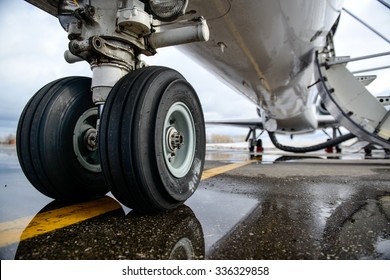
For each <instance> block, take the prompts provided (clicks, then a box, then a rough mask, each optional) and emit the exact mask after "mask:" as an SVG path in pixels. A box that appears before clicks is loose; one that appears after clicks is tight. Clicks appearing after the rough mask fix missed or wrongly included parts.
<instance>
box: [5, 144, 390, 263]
mask: <svg viewBox="0 0 390 280" xmlns="http://www.w3.org/2000/svg"><path fill="white" fill-rule="evenodd" d="M205 168H206V172H205V174H206V175H207V176H204V177H203V179H202V181H201V184H200V186H199V189H198V190H197V191H196V193H195V194H194V195H193V196H192V197H191V198H190V199H189V200H188V201H187V202H186V203H185V205H183V206H182V207H180V208H178V209H176V210H174V211H171V212H167V213H162V214H158V215H140V214H137V213H135V212H134V211H132V210H131V209H128V208H126V207H123V206H121V205H120V204H119V203H118V202H117V201H116V200H115V199H113V198H112V197H111V196H110V194H108V195H107V196H106V197H104V198H99V199H98V200H94V201H87V202H80V203H77V204H68V205H65V204H63V203H61V202H58V201H53V200H52V199H50V198H47V197H45V196H43V195H41V194H40V193H39V192H38V191H36V190H35V189H34V188H33V187H32V186H31V185H30V184H29V182H28V181H27V179H26V178H25V176H24V175H23V173H22V171H21V169H20V166H19V164H18V161H17V156H16V153H15V150H14V148H13V147H8V146H2V147H0V259H282V260H285V259H390V159H388V158H386V156H385V155H384V154H374V155H373V156H372V157H370V158H369V159H365V158H364V155H362V154H343V155H341V156H333V157H329V155H324V154H311V155H310V157H307V156H304V155H291V154H280V153H279V152H272V153H271V152H270V153H267V152H266V153H265V154H264V155H259V156H256V157H253V156H252V157H251V156H250V155H249V154H248V153H247V152H246V151H241V150H208V151H207V158H206V165H205Z"/></svg>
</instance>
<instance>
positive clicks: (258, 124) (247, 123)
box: [206, 119, 264, 129]
mask: <svg viewBox="0 0 390 280" xmlns="http://www.w3.org/2000/svg"><path fill="white" fill-rule="evenodd" d="M206 124H211V125H228V126H236V127H247V128H252V129H254V128H256V129H264V127H263V122H262V121H261V120H260V119H245V120H244V119H243V120H221V121H208V122H206Z"/></svg>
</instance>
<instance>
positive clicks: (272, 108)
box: [180, 0, 343, 120]
mask: <svg viewBox="0 0 390 280" xmlns="http://www.w3.org/2000/svg"><path fill="white" fill-rule="evenodd" d="M342 2H343V1H339V0H329V1H323V0H315V1H302V0H288V1H283V0H279V1H268V0H246V1H228V0H214V1H206V0H190V1H189V7H188V11H191V10H192V11H196V15H199V16H200V15H202V16H204V17H205V18H206V19H207V23H208V25H209V28H210V34H211V36H210V40H209V41H208V42H207V43H196V44H188V45H184V46H181V47H180V48H181V49H182V50H184V51H185V52H187V53H188V54H189V55H191V56H192V57H194V58H195V59H197V60H198V61H199V62H200V63H201V64H203V65H204V66H205V67H206V68H207V69H208V70H210V71H211V72H214V73H215V74H216V75H217V76H219V77H220V78H222V79H223V80H224V81H225V82H226V83H227V84H229V85H230V86H232V87H233V88H234V89H236V90H237V91H239V92H240V93H242V94H244V95H245V96H246V97H248V98H249V99H250V100H252V101H253V102H254V103H255V104H256V105H258V106H260V107H262V108H263V109H264V110H265V111H266V113H267V114H268V115H269V116H271V117H273V118H275V119H280V120H286V119H289V118H294V117H299V115H300V114H302V112H303V111H305V110H307V108H308V107H311V106H312V104H311V102H312V96H311V90H310V89H308V86H309V85H311V84H312V83H313V82H314V71H313V59H314V50H315V49H316V48H320V47H323V46H324V44H325V42H326V35H327V33H328V31H329V30H330V29H331V27H332V26H333V23H334V21H335V20H336V19H337V17H338V15H339V12H340V8H341V4H342ZM230 5H231V6H230ZM193 16H194V15H192V17H193Z"/></svg>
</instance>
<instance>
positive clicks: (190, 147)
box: [163, 102, 196, 178]
mask: <svg viewBox="0 0 390 280" xmlns="http://www.w3.org/2000/svg"><path fill="white" fill-rule="evenodd" d="M163 129H164V130H163V131H164V132H163V149H164V160H165V163H166V165H167V167H168V170H169V171H170V173H171V174H172V175H173V176H174V177H176V178H183V177H184V176H185V175H186V174H187V173H188V171H189V170H190V169H191V166H192V163H193V161H194V156H195V146H196V132H195V123H194V120H193V118H192V114H191V112H190V110H189V109H188V107H187V106H186V105H185V104H184V103H182V102H177V103H174V104H173V105H172V106H171V107H170V108H169V110H168V113H167V115H166V117H165V121H164V128H163Z"/></svg>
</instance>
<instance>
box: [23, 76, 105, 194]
mask: <svg viewBox="0 0 390 280" xmlns="http://www.w3.org/2000/svg"><path fill="white" fill-rule="evenodd" d="M90 87H91V79H90V78H85V77H69V78H63V79H59V80H56V81H53V82H51V83H49V84H48V85H46V86H45V87H43V88H42V89H41V90H39V91H38V92H37V93H36V94H35V95H34V96H33V97H32V98H31V99H30V101H29V102H28V104H27V105H26V107H25V108H24V111H23V112H22V115H21V117H20V120H19V124H18V130H17V146H16V147H17V153H18V158H19V162H20V165H21V167H22V169H23V172H24V174H25V175H26V177H27V178H28V180H29V181H30V182H31V184H32V185H33V186H34V187H35V188H36V189H37V190H38V191H40V192H41V193H43V194H44V195H46V196H49V197H52V198H54V199H58V200H66V201H73V200H81V199H86V198H92V197H97V196H101V195H104V194H106V193H107V192H108V191H109V189H108V187H107V184H106V183H105V180H104V176H103V173H102V172H101V171H100V172H91V171H89V170H86V169H85V168H84V167H83V166H82V165H81V164H80V162H79V160H78V159H77V156H76V154H75V152H74V147H73V133H74V129H75V126H76V123H77V121H78V119H79V118H80V117H81V116H82V115H83V114H84V112H86V111H87V110H89V109H91V108H92V107H93V104H92V100H91V99H92V98H91V93H90ZM98 158H99V157H98Z"/></svg>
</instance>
